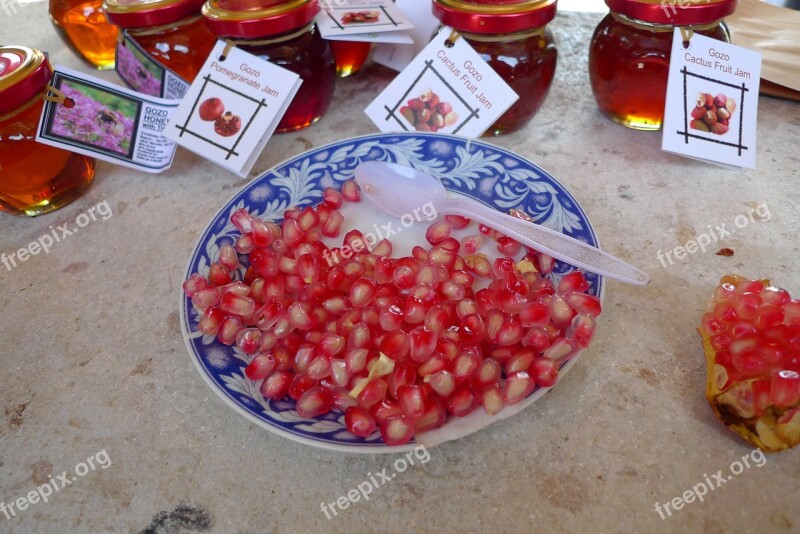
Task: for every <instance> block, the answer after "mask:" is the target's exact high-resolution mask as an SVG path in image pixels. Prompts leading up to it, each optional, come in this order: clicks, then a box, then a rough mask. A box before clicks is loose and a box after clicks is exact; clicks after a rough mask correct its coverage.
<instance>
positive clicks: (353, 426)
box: [344, 406, 378, 438]
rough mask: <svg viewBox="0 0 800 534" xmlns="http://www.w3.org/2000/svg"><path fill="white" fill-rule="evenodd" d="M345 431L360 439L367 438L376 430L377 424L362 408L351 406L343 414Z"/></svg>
mask: <svg viewBox="0 0 800 534" xmlns="http://www.w3.org/2000/svg"><path fill="white" fill-rule="evenodd" d="M344 425H345V427H347V431H348V432H350V433H351V434H353V435H355V436H358V437H360V438H368V437H370V436H371V435H372V434H374V433H375V431H376V430H378V424H377V423H376V422H375V419H373V418H372V416H371V415H370V414H369V411H368V410H367V409H366V408H364V407H363V406H351V407H350V408H348V409H347V410H345V412H344Z"/></svg>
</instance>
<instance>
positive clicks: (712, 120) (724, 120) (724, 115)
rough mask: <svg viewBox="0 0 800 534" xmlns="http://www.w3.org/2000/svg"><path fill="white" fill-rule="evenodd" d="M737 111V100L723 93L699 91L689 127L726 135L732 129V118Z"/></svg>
mask: <svg viewBox="0 0 800 534" xmlns="http://www.w3.org/2000/svg"><path fill="white" fill-rule="evenodd" d="M735 112H736V100H734V99H733V98H731V97H729V96H726V95H724V94H722V93H720V94H718V95H717V96H712V95H711V93H697V96H696V97H695V107H694V109H693V110H692V121H691V122H690V123H689V128H691V129H692V130H698V131H701V132H710V133H713V134H716V135H725V134H726V133H728V130H729V129H730V120H731V117H733V114H734V113H735Z"/></svg>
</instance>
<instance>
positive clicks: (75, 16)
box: [50, 0, 118, 69]
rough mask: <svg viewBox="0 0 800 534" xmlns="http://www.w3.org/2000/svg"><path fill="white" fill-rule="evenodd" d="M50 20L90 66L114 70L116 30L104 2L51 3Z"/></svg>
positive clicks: (72, 0)
mask: <svg viewBox="0 0 800 534" xmlns="http://www.w3.org/2000/svg"><path fill="white" fill-rule="evenodd" d="M50 20H52V21H53V24H55V27H56V29H58V30H59V33H60V34H61V37H62V39H63V40H64V41H65V42H66V43H67V44H68V45H69V46H70V47H71V48H73V49H74V50H76V51H77V52H78V54H80V55H81V56H83V57H84V58H85V59H86V60H87V61H88V62H89V63H91V64H92V65H94V66H95V67H97V68H98V69H113V68H114V53H115V50H116V46H117V31H118V30H117V27H116V26H114V25H113V24H110V23H109V22H108V20H107V19H106V15H105V11H104V10H103V0H50Z"/></svg>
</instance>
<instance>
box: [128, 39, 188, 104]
mask: <svg viewBox="0 0 800 534" xmlns="http://www.w3.org/2000/svg"><path fill="white" fill-rule="evenodd" d="M114 68H115V69H116V71H117V74H118V75H119V77H120V78H122V81H124V82H125V83H127V84H128V87H130V88H131V89H133V90H134V91H136V92H138V93H144V94H146V95H150V96H158V97H161V98H169V99H170V100H180V99H181V98H183V96H184V95H185V94H186V91H188V90H189V82H187V81H186V80H184V79H183V78H181V77H180V76H178V75H177V74H176V73H175V72H173V71H172V70H170V69H168V68H166V67H165V66H164V65H162V64H161V63H159V62H158V61H156V60H155V59H153V58H152V57H151V56H150V54H148V53H147V52H146V51H145V50H144V49H143V48H142V47H141V46H140V45H139V43H137V42H136V41H134V40H133V39H131V37H130V36H129V35H127V34H125V35H124V37H123V39H122V42H118V43H117V55H116V62H115V65H114Z"/></svg>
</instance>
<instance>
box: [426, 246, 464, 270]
mask: <svg viewBox="0 0 800 534" xmlns="http://www.w3.org/2000/svg"><path fill="white" fill-rule="evenodd" d="M456 256H457V254H456V253H455V252H453V251H452V250H447V249H446V248H442V247H432V248H431V249H430V250H429V251H428V260H430V261H431V262H432V263H435V264H437V265H443V266H445V267H446V268H447V269H452V268H453V265H454V264H455V262H456Z"/></svg>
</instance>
